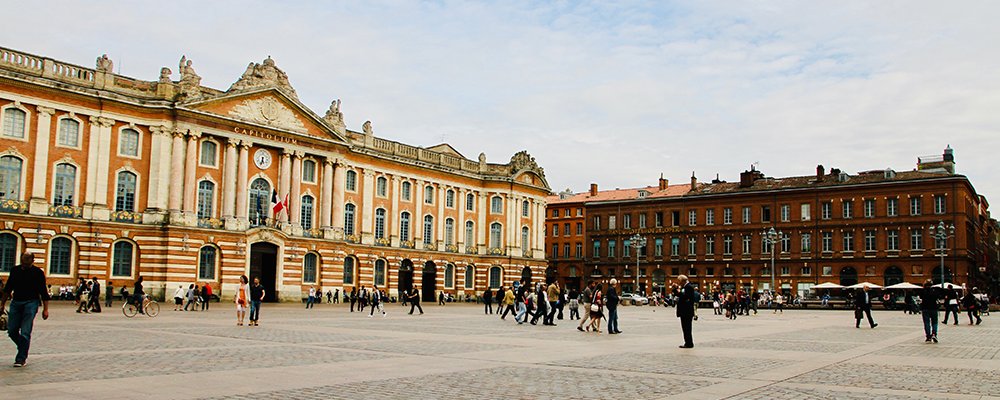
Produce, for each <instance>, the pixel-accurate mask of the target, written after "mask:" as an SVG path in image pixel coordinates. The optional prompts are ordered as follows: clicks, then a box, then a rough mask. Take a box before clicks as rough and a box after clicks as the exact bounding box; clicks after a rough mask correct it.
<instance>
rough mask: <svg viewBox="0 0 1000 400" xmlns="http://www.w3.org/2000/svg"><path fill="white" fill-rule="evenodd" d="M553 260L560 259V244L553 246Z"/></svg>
mask: <svg viewBox="0 0 1000 400" xmlns="http://www.w3.org/2000/svg"><path fill="white" fill-rule="evenodd" d="M552 258H559V245H558V244H553V245H552Z"/></svg>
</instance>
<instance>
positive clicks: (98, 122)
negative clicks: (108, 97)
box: [90, 116, 115, 128]
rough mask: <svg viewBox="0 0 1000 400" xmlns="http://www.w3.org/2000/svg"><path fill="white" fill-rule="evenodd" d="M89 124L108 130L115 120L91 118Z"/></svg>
mask: <svg viewBox="0 0 1000 400" xmlns="http://www.w3.org/2000/svg"><path fill="white" fill-rule="evenodd" d="M90 123H91V124H94V125H97V126H100V127H104V128H110V127H111V126H113V125H114V124H115V120H113V119H111V118H108V117H98V116H91V117H90Z"/></svg>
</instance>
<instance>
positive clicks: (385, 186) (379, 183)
mask: <svg viewBox="0 0 1000 400" xmlns="http://www.w3.org/2000/svg"><path fill="white" fill-rule="evenodd" d="M375 195H377V196H379V197H386V196H388V195H389V182H388V181H387V180H386V179H385V177H384V176H380V177H378V179H375Z"/></svg>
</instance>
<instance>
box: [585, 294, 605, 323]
mask: <svg viewBox="0 0 1000 400" xmlns="http://www.w3.org/2000/svg"><path fill="white" fill-rule="evenodd" d="M593 293H594V294H593V297H591V299H590V326H588V327H587V331H588V332H589V331H591V330H593V331H594V333H597V334H600V333H601V319H603V318H604V296H603V294H602V293H601V285H600V284H596V285H594V292H593Z"/></svg>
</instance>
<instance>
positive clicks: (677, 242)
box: [670, 238, 681, 275]
mask: <svg viewBox="0 0 1000 400" xmlns="http://www.w3.org/2000/svg"><path fill="white" fill-rule="evenodd" d="M680 254H681V238H670V255H672V256H679V255H680ZM674 275H676V274H674Z"/></svg>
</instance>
